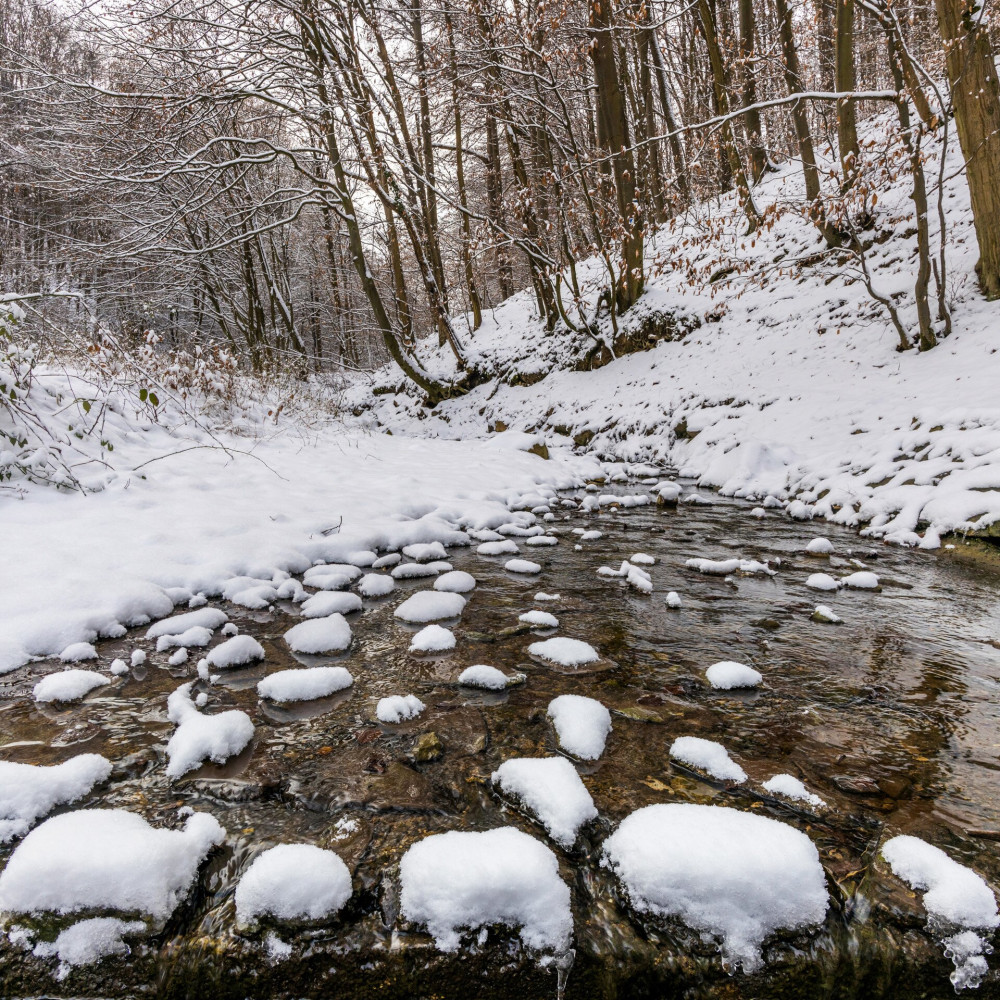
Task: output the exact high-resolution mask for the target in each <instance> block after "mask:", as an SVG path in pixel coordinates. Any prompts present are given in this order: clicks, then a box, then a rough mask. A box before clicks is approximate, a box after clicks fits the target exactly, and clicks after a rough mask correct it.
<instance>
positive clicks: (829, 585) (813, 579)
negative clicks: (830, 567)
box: [806, 573, 840, 590]
mask: <svg viewBox="0 0 1000 1000" xmlns="http://www.w3.org/2000/svg"><path fill="white" fill-rule="evenodd" d="M806 586H807V587H808V588H809V589H810V590H839V589H840V583H839V582H838V581H837V580H835V579H834V578H833V577H832V576H830V574H829V573H811V574H810V575H809V576H808V577H807V578H806Z"/></svg>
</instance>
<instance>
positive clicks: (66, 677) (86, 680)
mask: <svg viewBox="0 0 1000 1000" xmlns="http://www.w3.org/2000/svg"><path fill="white" fill-rule="evenodd" d="M110 683H111V681H110V680H109V679H108V678H107V677H105V676H104V675H103V674H99V673H97V671H96V670H81V669H69V670H60V671H58V672H57V673H54V674H49V675H48V676H47V677H43V678H42V679H41V680H40V681H39V682H38V683H37V684H36V685H35V687H34V689H33V692H32V694H33V695H34V698H35V701H43V702H45V701H66V702H68V701H79V700H80V699H81V698H83V697H84V696H85V695H88V694H90V692H91V691H93V690H95V689H96V688H99V687H104V685H105V684H110Z"/></svg>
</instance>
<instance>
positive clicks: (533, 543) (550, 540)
mask: <svg viewBox="0 0 1000 1000" xmlns="http://www.w3.org/2000/svg"><path fill="white" fill-rule="evenodd" d="M524 544H525V545H527V546H529V547H530V548H544V547H546V546H549V545H558V544H559V539H558V538H556V537H554V536H553V535H534V536H533V537H532V538H526V539H525V540H524Z"/></svg>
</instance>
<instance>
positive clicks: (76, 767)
mask: <svg viewBox="0 0 1000 1000" xmlns="http://www.w3.org/2000/svg"><path fill="white" fill-rule="evenodd" d="M110 774H111V762H110V761H109V760H107V759H106V758H104V757H101V756H100V755H99V754H96V753H84V754H80V755H79V756H77V757H71V758H70V759H69V760H67V761H64V762H63V763H62V764H55V765H53V766H52V767H45V766H41V765H34V764H16V763H14V762H12V761H0V844H5V843H7V841H8V840H12V839H13V838H14V837H23V836H24V834H26V833H27V832H28V830H29V829H31V827H32V825H33V824H34V822H35V821H36V820H37V819H39V818H40V817H42V816H45V815H47V814H48V813H50V812H51V811H52V810H53V809H54V808H55V807H56V806H61V805H65V804H66V803H68V802H75V801H76V800H77V799H81V798H83V796H84V795H86V794H87V793H88V792H89V791H90V790H91V789H92V788H93V787H94V785H96V784H99V783H100V782H102V781H106V780H107V779H108V777H109V775H110Z"/></svg>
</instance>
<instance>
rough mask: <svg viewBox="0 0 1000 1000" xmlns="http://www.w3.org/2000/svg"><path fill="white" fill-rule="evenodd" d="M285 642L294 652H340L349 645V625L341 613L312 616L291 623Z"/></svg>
mask: <svg viewBox="0 0 1000 1000" xmlns="http://www.w3.org/2000/svg"><path fill="white" fill-rule="evenodd" d="M285 642H287V643H288V648H289V649H290V650H292V651H293V652H295V653H342V652H343V651H344V650H345V649H347V648H348V646H350V645H351V626H350V625H348V624H347V619H346V618H344V616H343V615H338V614H332V615H327V617H326V618H313V619H310V620H309V621H304V622H299V623H298V625H293V626H292V627H291V628H290V629H289V630H288V631H287V632H286V633H285Z"/></svg>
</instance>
